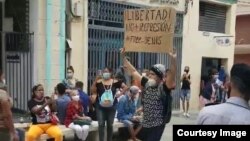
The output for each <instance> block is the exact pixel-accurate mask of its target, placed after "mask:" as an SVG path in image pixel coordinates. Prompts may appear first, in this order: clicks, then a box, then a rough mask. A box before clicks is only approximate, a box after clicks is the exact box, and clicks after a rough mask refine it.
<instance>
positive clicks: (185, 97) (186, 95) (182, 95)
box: [181, 89, 190, 101]
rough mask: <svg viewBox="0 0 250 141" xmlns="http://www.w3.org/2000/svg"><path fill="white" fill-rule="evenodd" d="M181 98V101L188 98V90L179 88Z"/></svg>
mask: <svg viewBox="0 0 250 141" xmlns="http://www.w3.org/2000/svg"><path fill="white" fill-rule="evenodd" d="M181 100H182V101H185V100H186V101H189V100H190V90H185V89H181Z"/></svg>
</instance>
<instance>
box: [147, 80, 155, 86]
mask: <svg viewBox="0 0 250 141" xmlns="http://www.w3.org/2000/svg"><path fill="white" fill-rule="evenodd" d="M156 85H157V84H156V81H155V80H154V79H149V80H148V86H150V87H154V86H156Z"/></svg>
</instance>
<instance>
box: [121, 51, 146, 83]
mask: <svg viewBox="0 0 250 141" xmlns="http://www.w3.org/2000/svg"><path fill="white" fill-rule="evenodd" d="M121 56H122V59H123V66H124V70H125V71H126V72H127V73H129V74H131V75H132V77H133V79H134V80H137V81H139V82H141V79H142V76H141V74H140V73H139V72H138V71H137V70H136V69H135V67H134V66H133V65H132V64H131V63H130V62H129V61H128V59H127V58H126V56H125V49H124V48H123V49H121Z"/></svg>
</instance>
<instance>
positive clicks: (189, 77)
mask: <svg viewBox="0 0 250 141" xmlns="http://www.w3.org/2000/svg"><path fill="white" fill-rule="evenodd" d="M187 80H188V82H189V84H191V75H190V74H189V75H188V79H187Z"/></svg>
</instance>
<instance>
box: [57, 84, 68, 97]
mask: <svg viewBox="0 0 250 141" xmlns="http://www.w3.org/2000/svg"><path fill="white" fill-rule="evenodd" d="M56 89H57V91H58V94H59V95H63V94H64V93H65V90H66V87H65V85H64V84H63V83H58V84H57V85H56Z"/></svg>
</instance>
